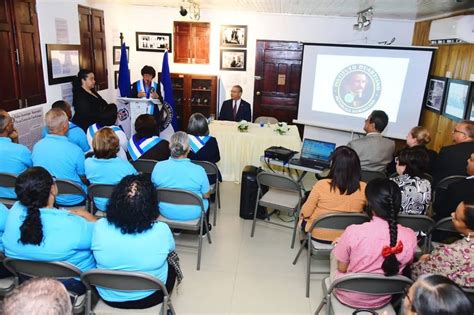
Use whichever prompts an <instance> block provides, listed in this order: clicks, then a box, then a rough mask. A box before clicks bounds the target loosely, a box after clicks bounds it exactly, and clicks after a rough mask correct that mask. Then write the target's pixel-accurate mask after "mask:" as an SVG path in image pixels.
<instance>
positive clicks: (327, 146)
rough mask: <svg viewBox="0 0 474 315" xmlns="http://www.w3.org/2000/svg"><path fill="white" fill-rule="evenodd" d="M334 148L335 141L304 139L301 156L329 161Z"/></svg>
mask: <svg viewBox="0 0 474 315" xmlns="http://www.w3.org/2000/svg"><path fill="white" fill-rule="evenodd" d="M335 148H336V144H335V143H330V142H324V141H319V140H312V139H304V140H303V148H302V149H301V158H303V159H311V160H320V161H326V162H329V160H330V159H331V154H332V152H333V151H334V149H335Z"/></svg>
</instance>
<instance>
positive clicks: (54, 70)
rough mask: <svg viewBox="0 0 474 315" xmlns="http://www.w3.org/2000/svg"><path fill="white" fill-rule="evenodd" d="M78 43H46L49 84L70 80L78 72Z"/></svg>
mask: <svg viewBox="0 0 474 315" xmlns="http://www.w3.org/2000/svg"><path fill="white" fill-rule="evenodd" d="M80 48H81V46H80V45H58V44H47V45H46V55H47V57H46V62H47V64H48V82H49V85H54V84H60V83H66V82H71V81H72V80H73V78H74V77H76V76H77V73H78V72H79V51H80Z"/></svg>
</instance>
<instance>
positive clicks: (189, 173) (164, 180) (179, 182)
mask: <svg viewBox="0 0 474 315" xmlns="http://www.w3.org/2000/svg"><path fill="white" fill-rule="evenodd" d="M170 151H171V157H170V158H169V159H168V160H166V161H161V162H158V163H157V164H156V166H155V168H154V169H153V172H152V174H151V180H152V182H153V183H154V184H155V186H156V187H157V188H174V189H183V190H188V191H191V192H193V193H195V194H197V195H198V196H200V197H202V198H209V196H210V193H209V190H210V189H209V180H208V178H207V175H206V172H205V171H204V168H202V167H201V166H199V165H196V164H193V163H192V162H191V161H190V160H189V159H188V158H187V155H188V153H189V142H188V135H187V134H186V133H185V132H182V131H178V132H176V133H175V134H173V135H172V136H171V139H170ZM203 203H204V209H205V211H207V210H208V207H209V201H208V200H207V199H203ZM159 208H160V213H161V215H163V216H164V217H166V218H168V219H171V220H178V221H188V220H194V219H197V218H199V217H200V216H201V209H200V207H198V206H180V205H171V204H168V203H164V202H162V203H160V204H159Z"/></svg>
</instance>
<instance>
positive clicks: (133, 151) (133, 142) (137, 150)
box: [127, 135, 161, 161]
mask: <svg viewBox="0 0 474 315" xmlns="http://www.w3.org/2000/svg"><path fill="white" fill-rule="evenodd" d="M160 141H161V138H160V137H157V136H153V137H151V138H145V139H141V140H137V136H136V135H133V136H132V138H130V140H129V141H128V145H127V147H128V153H129V154H130V156H131V157H132V160H134V161H136V160H138V159H139V158H140V157H141V156H142V155H143V154H145V153H146V152H147V151H148V150H150V149H151V148H153V147H154V146H155V145H157V144H158V143H160Z"/></svg>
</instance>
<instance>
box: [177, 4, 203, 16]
mask: <svg viewBox="0 0 474 315" xmlns="http://www.w3.org/2000/svg"><path fill="white" fill-rule="evenodd" d="M188 13H189V15H188ZM179 14H181V16H186V15H188V16H189V18H190V19H191V20H196V21H199V19H200V18H201V7H200V5H199V2H197V0H183V2H182V3H181V6H180V7H179Z"/></svg>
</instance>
